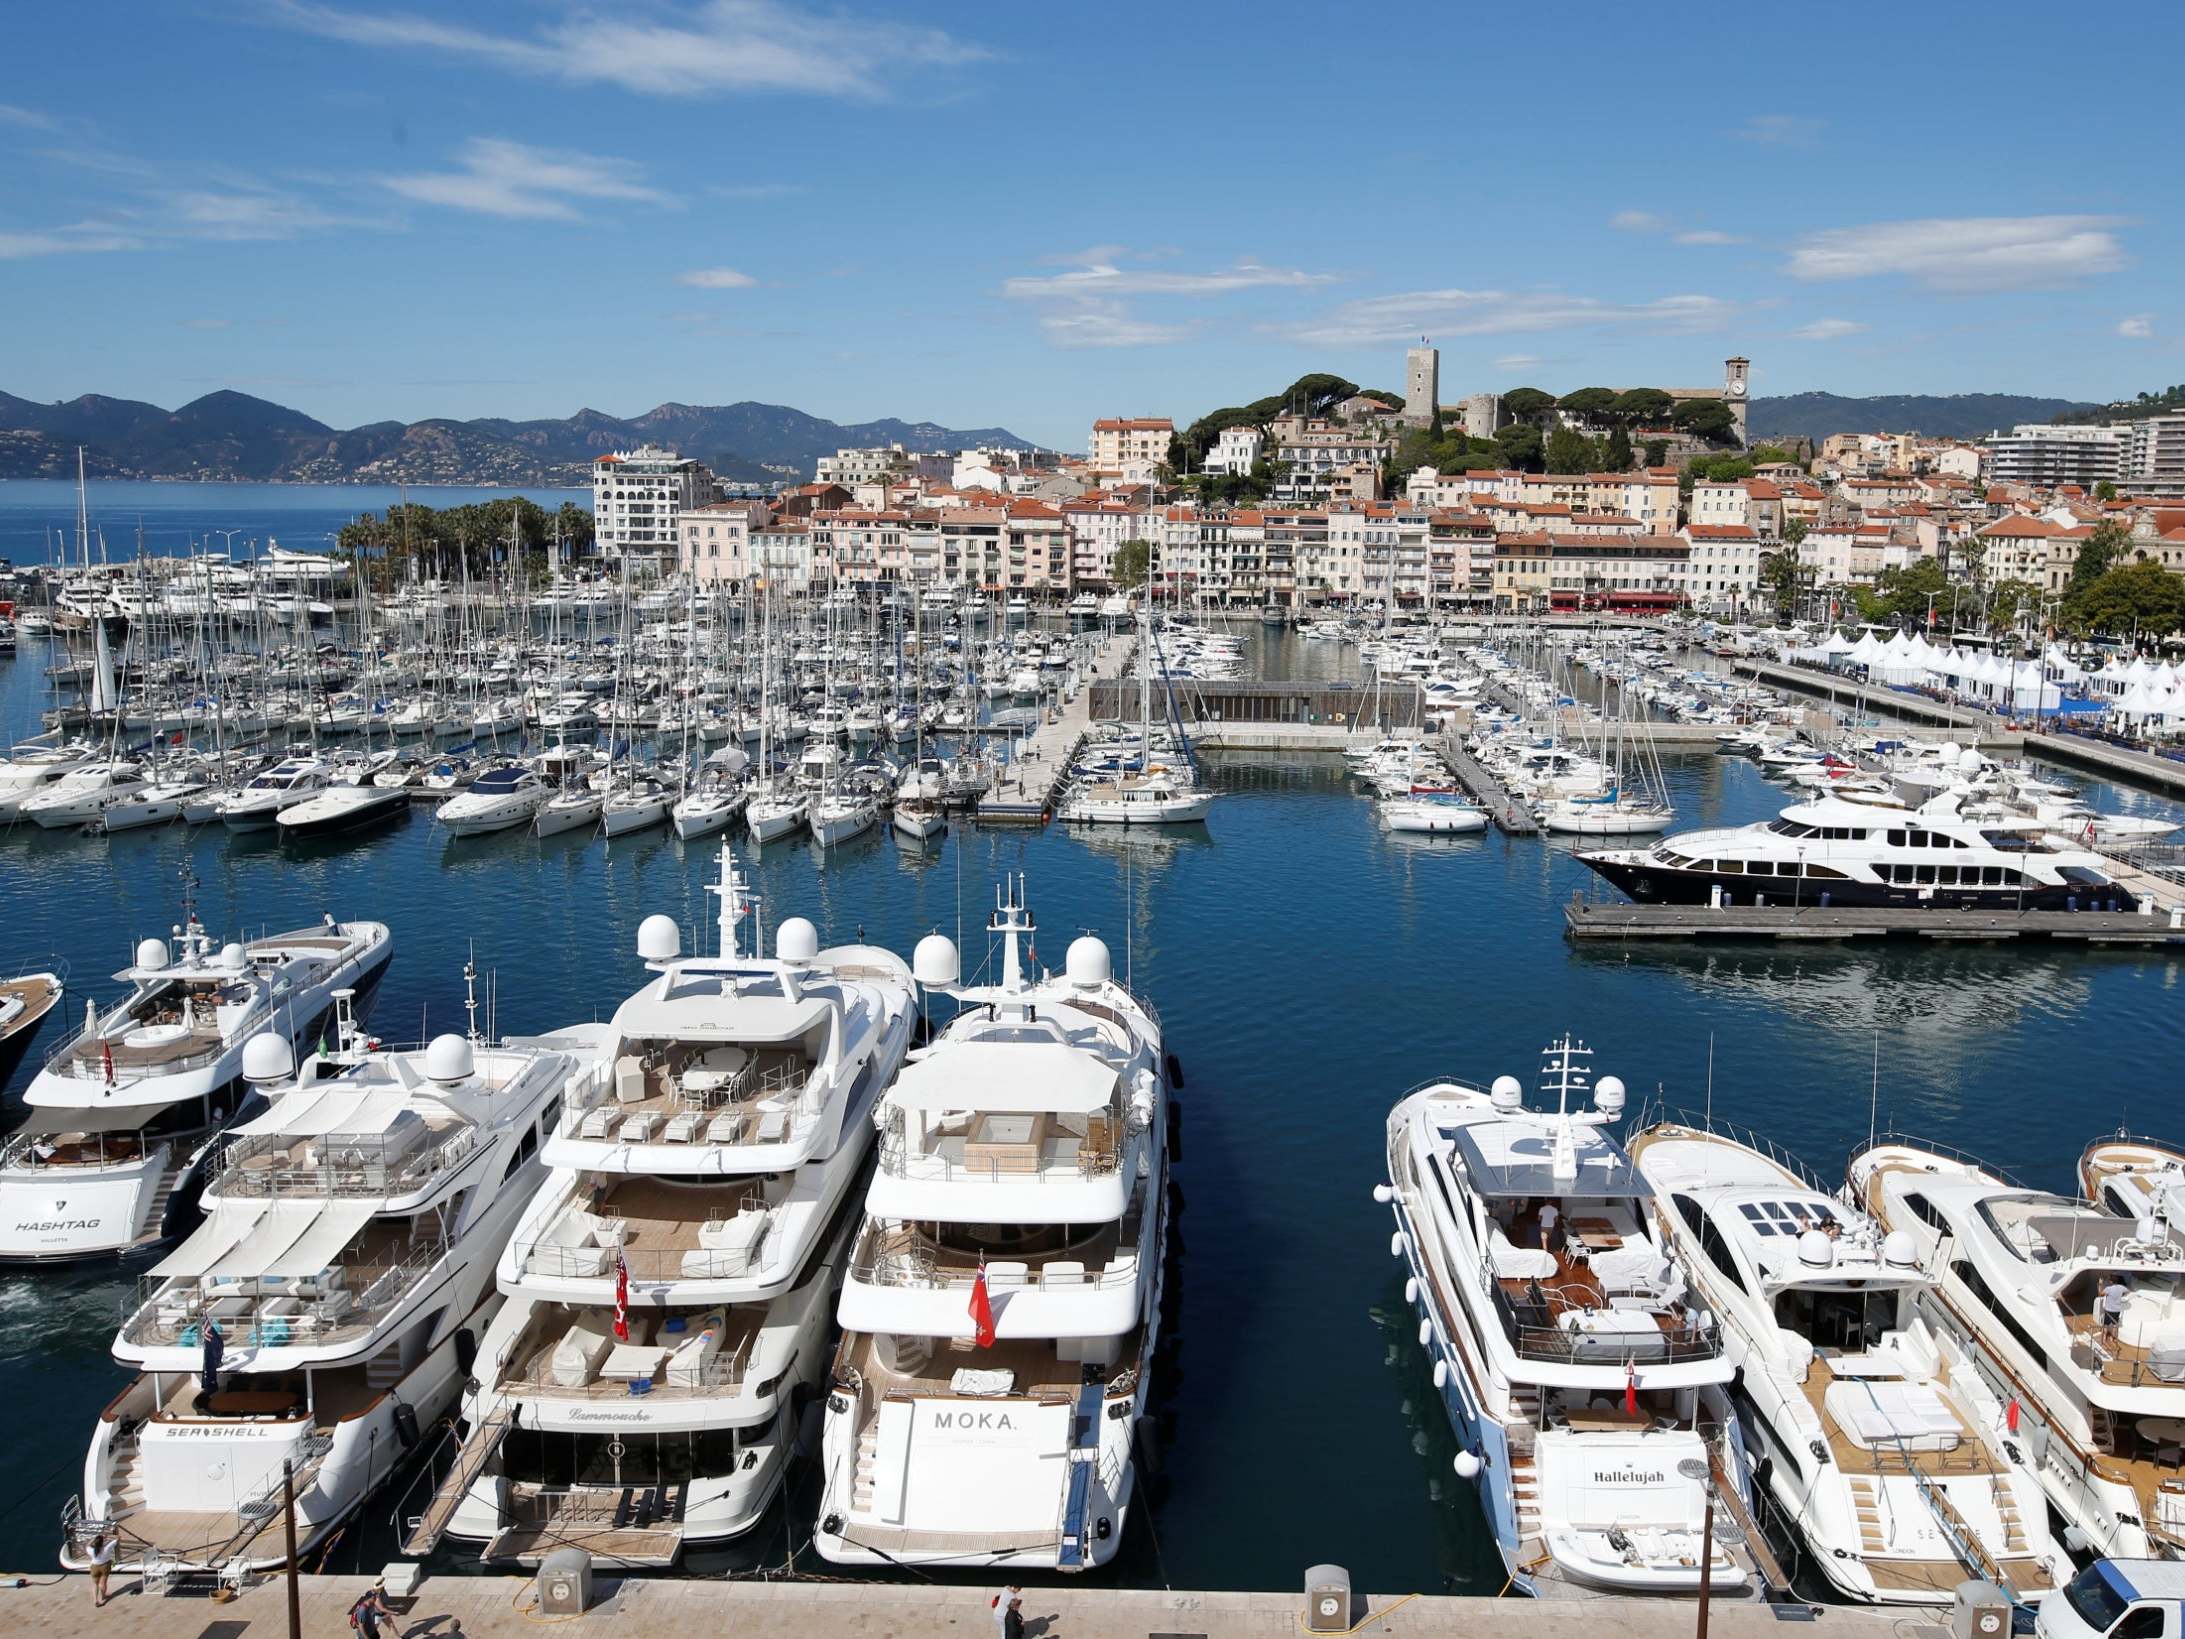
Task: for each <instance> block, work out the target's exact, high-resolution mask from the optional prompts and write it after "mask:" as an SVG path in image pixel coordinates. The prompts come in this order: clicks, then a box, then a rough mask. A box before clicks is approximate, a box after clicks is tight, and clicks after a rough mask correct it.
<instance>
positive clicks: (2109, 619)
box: [2064, 562, 2185, 637]
mask: <svg viewBox="0 0 2185 1639" xmlns="http://www.w3.org/2000/svg"><path fill="white" fill-rule="evenodd" d="M2064 617H2065V619H2066V620H2068V621H2069V622H2070V623H2071V625H2073V626H2074V627H2076V628H2077V629H2078V630H2080V631H2082V632H2107V633H2109V634H2111V635H2112V636H2116V637H2127V636H2130V635H2132V634H2134V633H2143V632H2144V633H2153V634H2156V635H2158V636H2159V635H2161V634H2164V633H2167V632H2174V631H2176V630H2177V629H2178V627H2179V626H2180V625H2185V579H2181V578H2180V577H2178V576H2176V575H2173V574H2171V573H2170V571H2169V570H2167V569H2165V568H2163V567H2162V565H2161V564H2159V563H2151V562H2141V563H2128V564H2126V565H2124V566H2123V567H2122V568H2118V569H2111V570H2109V571H2108V572H2107V573H2106V574H2104V575H2103V576H2101V578H2100V579H2098V580H2095V581H2093V582H2091V583H2090V584H2088V585H2086V586H2083V587H2081V588H2079V589H2078V590H2077V591H2076V592H2074V593H2072V594H2071V595H2070V596H2068V597H2067V598H2066V599H2065V600H2064Z"/></svg>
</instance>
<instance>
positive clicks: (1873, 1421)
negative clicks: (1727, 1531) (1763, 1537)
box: [1631, 1120, 2070, 1605]
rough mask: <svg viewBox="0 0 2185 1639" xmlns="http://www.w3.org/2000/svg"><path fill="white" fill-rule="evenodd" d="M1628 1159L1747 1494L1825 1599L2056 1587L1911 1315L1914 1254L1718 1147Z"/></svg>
mask: <svg viewBox="0 0 2185 1639" xmlns="http://www.w3.org/2000/svg"><path fill="white" fill-rule="evenodd" d="M1631 1156H1632V1160H1633V1161H1634V1162H1635V1163H1636V1164H1637V1166H1638V1169H1639V1173H1640V1175H1641V1176H1642V1177H1644V1178H1645V1179H1646V1181H1647V1182H1648V1183H1649V1184H1651V1185H1652V1186H1653V1189H1654V1199H1655V1201H1656V1203H1657V1207H1658V1208H1659V1209H1660V1210H1659V1217H1660V1221H1661V1223H1662V1225H1663V1227H1664V1228H1665V1229H1666V1231H1667V1232H1668V1235H1669V1239H1670V1244H1671V1248H1672V1250H1673V1251H1674V1253H1675V1256H1676V1259H1677V1262H1678V1264H1679V1265H1680V1267H1681V1268H1682V1270H1683V1272H1684V1274H1685V1277H1686V1279H1687V1280H1688V1281H1689V1282H1690V1283H1691V1286H1692V1289H1693V1290H1694V1291H1695V1292H1696V1293H1697V1294H1698V1296H1699V1297H1700V1299H1701V1300H1702V1301H1703V1302H1705V1304H1706V1305H1707V1307H1708V1308H1709V1309H1710V1310H1712V1311H1713V1312H1714V1313H1715V1314H1716V1315H1718V1316H1720V1317H1721V1320H1722V1324H1723V1327H1724V1328H1725V1330H1726V1332H1727V1334H1728V1336H1729V1339H1730V1344H1731V1348H1732V1350H1733V1352H1735V1353H1736V1354H1737V1355H1738V1357H1739V1359H1740V1361H1741V1366H1740V1371H1739V1378H1738V1400H1739V1406H1740V1410H1741V1412H1742V1413H1743V1417H1744V1427H1745V1430H1746V1433H1747V1434H1748V1435H1749V1436H1752V1437H1754V1439H1755V1451H1754V1455H1755V1460H1756V1463H1757V1465H1758V1467H1759V1476H1760V1483H1761V1484H1762V1485H1764V1486H1765V1487H1766V1488H1767V1490H1768V1493H1769V1495H1770V1497H1771V1498H1772V1500H1773V1501H1774V1503H1775V1505H1776V1510H1777V1513H1778V1515H1779V1517H1781V1518H1782V1519H1784V1520H1785V1521H1787V1522H1788V1523H1789V1525H1790V1526H1791V1528H1792V1529H1794V1530H1795V1531H1796V1532H1797V1533H1798V1535H1799V1537H1800V1538H1801V1539H1802V1541H1803V1543H1804V1545H1805V1548H1806V1555H1805V1557H1806V1560H1807V1562H1808V1563H1809V1564H1811V1565H1813V1566H1815V1567H1817V1568H1818V1569H1819V1570H1820V1571H1821V1573H1822V1574H1823V1575H1824V1576H1826V1577H1827V1578H1828V1581H1829V1583H1830V1584H1831V1586H1833V1587H1834V1588H1835V1589H1836V1591H1837V1592H1838V1593H1840V1594H1842V1595H1843V1596H1844V1597H1845V1598H1847V1599H1853V1600H1857V1601H1860V1602H1862V1603H1868V1604H1892V1605H1946V1604H1948V1603H1950V1601H1951V1600H1952V1599H1953V1598H1954V1597H1955V1596H1956V1590H1957V1587H1958V1585H1959V1584H1960V1583H1962V1582H1965V1581H1967V1580H1968V1579H1978V1580H1982V1581H1991V1582H1996V1583H1999V1584H2001V1585H2002V1586H2004V1587H2006V1588H2008V1589H2009V1590H2011V1592H2012V1593H2013V1594H2014V1595H2015V1596H2017V1597H2019V1598H2023V1599H2031V1598H2034V1597H2037V1596H2039V1595H2040V1594H2044V1593H2046V1592H2048V1591H2049V1590H2050V1589H2051V1588H2054V1587H2061V1586H2062V1585H2063V1583H2065V1582H2067V1581H2069V1580H2070V1562H2069V1560H2068V1559H2067V1558H2066V1556H2065V1555H2064V1554H2063V1552H2062V1551H2061V1549H2060V1548H2059V1547H2058V1546H2057V1545H2056V1544H2055V1543H2054V1542H2053V1541H2052V1540H2051V1538H2050V1536H2049V1529H2048V1510H2047V1507H2046V1506H2045V1503H2044V1500H2043V1498H2042V1495H2041V1488H2040V1486H2039V1484H2038V1483H2037V1482H2036V1481H2035V1479H2034V1477H2033V1475H2032V1473H2031V1472H2030V1471H2029V1470H2028V1469H2027V1468H2026V1467H2025V1466H2024V1465H2023V1463H2022V1460H2021V1457H2014V1456H2012V1454H2011V1453H2010V1451H2009V1450H2008V1449H2007V1448H2006V1444H2005V1440H2004V1431H2003V1430H2002V1429H2000V1428H1998V1427H1996V1426H1995V1425H1994V1411H1995V1406H1994V1401H1993V1397H1992V1396H1991V1395H1990V1394H1989V1393H1988V1391H1987V1389H1986V1388H1985V1386H1984V1385H1983V1384H1982V1383H1981V1382H1980V1381H1979V1378H1978V1374H1977V1373H1976V1372H1975V1371H1974V1370H1973V1367H1972V1365H1971V1363H1970V1362H1969V1361H1968V1360H1967V1358H1966V1356H1965V1352H1964V1350H1963V1348H1962V1347H1961V1346H1960V1345H1959V1344H1957V1343H1956V1342H1955V1341H1954V1340H1952V1339H1951V1338H1949V1337H1947V1336H1944V1335H1941V1334H1938V1333H1937V1332H1936V1330H1935V1328H1934V1327H1933V1325H1932V1324H1931V1323H1930V1322H1929V1321H1928V1319H1927V1318H1926V1317H1925V1316H1923V1315H1922V1314H1921V1313H1920V1312H1919V1300H1920V1298H1921V1296H1922V1294H1925V1293H1927V1292H1929V1291H1931V1290H1932V1288H1933V1286H1934V1277H1933V1275H1932V1274H1930V1273H1929V1272H1928V1271H1927V1270H1926V1269H1924V1268H1922V1266H1921V1264H1920V1258H1919V1249H1918V1246H1917V1243H1915V1242H1914V1240H1913V1239H1912V1237H1911V1236H1910V1235H1908V1234H1905V1233H1903V1232H1901V1231H1896V1232H1890V1233H1884V1232H1883V1230H1882V1228H1881V1226H1880V1225H1879V1224H1877V1223H1876V1222H1875V1221H1874V1219H1873V1218H1872V1217H1871V1216H1869V1215H1868V1214H1867V1213H1866V1212H1865V1211H1863V1210H1861V1209H1860V1208H1859V1207H1857V1206H1855V1205H1847V1204H1846V1203H1844V1202H1843V1201H1841V1200H1838V1199H1836V1198H1834V1197H1833V1196H1832V1195H1831V1194H1829V1193H1828V1192H1827V1191H1825V1190H1823V1189H1822V1188H1821V1187H1820V1186H1819V1184H1818V1183H1817V1181H1816V1180H1815V1179H1813V1178H1812V1177H1811V1176H1810V1175H1809V1174H1807V1173H1806V1172H1805V1171H1804V1169H1802V1168H1801V1167H1799V1166H1798V1164H1797V1163H1796V1162H1794V1161H1792V1160H1790V1159H1789V1158H1788V1157H1786V1156H1784V1155H1782V1154H1781V1153H1780V1152H1779V1151H1777V1150H1776V1149H1774V1148H1773V1147H1772V1146H1770V1145H1767V1144H1766V1143H1765V1141H1763V1140H1760V1139H1757V1138H1754V1137H1751V1136H1750V1135H1744V1134H1739V1133H1736V1132H1733V1131H1731V1130H1729V1129H1727V1128H1723V1127H1719V1126H1715V1127H1710V1126H1707V1125H1705V1124H1692V1123H1689V1122H1685V1121H1682V1120H1679V1121H1677V1122H1665V1123H1662V1124H1660V1125H1657V1126H1654V1127H1650V1128H1648V1129H1647V1130H1646V1131H1645V1132H1643V1133H1640V1134H1638V1135H1637V1136H1636V1137H1634V1138H1633V1139H1632V1141H1631ZM2021 1456H2022V1454H2021Z"/></svg>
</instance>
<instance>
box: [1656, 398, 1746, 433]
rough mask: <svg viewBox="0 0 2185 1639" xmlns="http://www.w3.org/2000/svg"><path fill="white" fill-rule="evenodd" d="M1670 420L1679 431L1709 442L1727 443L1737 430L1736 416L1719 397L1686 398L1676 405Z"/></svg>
mask: <svg viewBox="0 0 2185 1639" xmlns="http://www.w3.org/2000/svg"><path fill="white" fill-rule="evenodd" d="M1672 420H1673V422H1674V425H1675V426H1676V428H1677V430H1678V431H1679V432H1684V433H1689V434H1691V435H1692V436H1693V437H1694V438H1703V439H1705V440H1706V441H1707V442H1708V443H1710V444H1725V443H1728V442H1729V441H1730V439H1731V437H1732V436H1733V435H1734V434H1735V432H1736V430H1737V418H1736V417H1735V416H1733V415H1731V414H1730V406H1729V405H1727V404H1725V403H1723V402H1722V400H1720V399H1719V398H1688V399H1686V400H1685V401H1684V402H1683V403H1681V404H1679V405H1678V406H1677V408H1676V413H1675V415H1674V417H1673V418H1672Z"/></svg>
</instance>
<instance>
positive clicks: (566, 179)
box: [379, 137, 668, 220]
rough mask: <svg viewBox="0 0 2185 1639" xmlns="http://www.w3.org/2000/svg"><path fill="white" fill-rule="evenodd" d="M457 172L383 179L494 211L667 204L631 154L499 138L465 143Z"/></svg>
mask: <svg viewBox="0 0 2185 1639" xmlns="http://www.w3.org/2000/svg"><path fill="white" fill-rule="evenodd" d="M460 157H461V162H462V169H461V170H459V171H428V172H422V173H417V174H413V175H409V176H383V177H381V178H380V179H379V180H380V183H381V185H382V186H383V187H386V188H388V189H391V190H392V191H393V192H395V193H398V194H400V195H401V196H402V197H403V198H405V199H414V200H417V201H418V202H419V203H421V204H426V205H444V206H446V207H448V208H449V209H451V210H464V211H480V212H483V213H484V214H485V215H488V216H507V217H524V218H540V219H554V220H569V219H573V218H574V217H575V216H576V215H577V209H576V207H575V206H574V205H573V204H572V203H571V201H572V200H577V199H619V200H632V201H636V202H638V203H641V204H647V205H664V204H666V203H668V198H667V195H665V194H663V193H662V192H661V191H660V190H659V189H657V188H653V187H648V186H647V185H646V184H645V182H644V181H643V177H644V173H643V172H642V171H641V170H639V169H638V167H637V166H635V165H633V164H631V163H630V161H628V160H626V159H607V158H602V157H600V156H599V155H596V154H580V153H575V152H573V151H571V150H568V149H561V148H533V147H530V146H528V145H526V144H524V143H521V142H508V141H505V140H503V139H501V138H497V137H478V138H475V139H473V140H472V141H471V142H469V143H467V144H466V145H465V146H464V148H463V151H462V154H461V156H460Z"/></svg>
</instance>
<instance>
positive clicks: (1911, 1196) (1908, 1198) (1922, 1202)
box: [1904, 1189, 1950, 1235]
mask: <svg viewBox="0 0 2185 1639" xmlns="http://www.w3.org/2000/svg"><path fill="white" fill-rule="evenodd" d="M1904 1204H1905V1205H1906V1206H1908V1207H1910V1208H1911V1209H1912V1212H1913V1214H1914V1216H1916V1217H1917V1218H1918V1219H1919V1221H1920V1222H1921V1223H1923V1224H1925V1225H1926V1226H1927V1227H1928V1228H1929V1229H1932V1230H1935V1231H1936V1232H1938V1233H1940V1234H1943V1235H1947V1234H1949V1233H1950V1220H1949V1219H1947V1218H1945V1217H1943V1215H1942V1209H1941V1208H1939V1207H1937V1206H1936V1205H1935V1203H1934V1202H1932V1201H1930V1200H1929V1199H1928V1198H1927V1197H1926V1196H1924V1195H1922V1194H1921V1193H1920V1192H1919V1191H1918V1190H1916V1189H1913V1190H1907V1191H1905V1195H1904Z"/></svg>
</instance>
